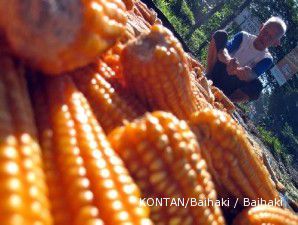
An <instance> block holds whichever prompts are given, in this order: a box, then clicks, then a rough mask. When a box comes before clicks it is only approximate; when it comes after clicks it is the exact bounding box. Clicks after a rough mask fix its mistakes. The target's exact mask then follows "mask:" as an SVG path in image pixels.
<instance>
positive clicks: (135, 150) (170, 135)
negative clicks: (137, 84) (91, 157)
mask: <svg viewBox="0 0 298 225" xmlns="http://www.w3.org/2000/svg"><path fill="white" fill-rule="evenodd" d="M108 137H109V140H110V143H111V144H112V146H113V148H114V149H115V150H116V152H117V153H118V154H119V155H120V156H121V158H122V159H123V160H124V162H125V165H126V166H127V168H128V170H129V171H130V173H131V174H132V176H133V178H134V179H135V181H136V183H137V184H138V185H139V187H140V188H141V190H142V193H143V194H144V196H143V197H146V198H152V197H153V198H155V197H157V198H171V199H172V198H181V199H182V198H184V199H185V201H186V200H187V198H196V199H197V200H198V199H200V200H203V199H210V200H211V201H215V199H216V191H215V190H214V186H213V183H212V181H211V177H210V175H209V173H208V171H207V169H206V164H205V160H203V159H202V158H201V153H200V149H199V145H198V143H197V141H196V139H195V136H194V135H193V133H192V132H191V131H190V129H189V128H188V126H187V124H186V122H184V121H180V120H178V119H177V118H176V117H175V116H173V115H172V114H170V113H166V112H154V113H152V114H149V113H147V114H146V115H145V116H144V117H143V118H141V119H139V120H135V121H134V122H132V123H129V124H127V125H125V126H124V127H121V128H118V129H115V130H114V131H113V132H112V133H111V134H110V135H109V136H108ZM176 200H177V199H176ZM151 218H152V220H153V221H154V222H155V223H156V224H179V225H186V224H189V225H191V224H192V225H193V224H210V225H211V224H212V225H215V224H225V223H224V220H223V217H222V215H221V211H220V208H219V207H217V206H214V207H213V206H208V205H205V206H200V207H190V206H188V207H186V206H185V208H184V207H175V206H168V208H167V207H165V206H164V207H157V206H156V207H153V209H152V214H151Z"/></svg>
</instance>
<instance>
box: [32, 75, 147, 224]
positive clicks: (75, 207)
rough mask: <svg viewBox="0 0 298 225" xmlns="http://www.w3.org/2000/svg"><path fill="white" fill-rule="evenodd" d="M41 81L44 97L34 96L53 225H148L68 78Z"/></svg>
mask: <svg viewBox="0 0 298 225" xmlns="http://www.w3.org/2000/svg"><path fill="white" fill-rule="evenodd" d="M46 83H47V84H46V85H45V89H46V90H47V95H46V96H45V94H44V90H42V89H44V88H42V87H39V88H38V87H37V88H36V90H35V94H34V97H35V98H36V108H37V118H38V126H39V129H40V134H41V143H42V146H43V151H44V160H45V162H46V166H45V169H46V174H47V179H48V186H49V189H50V196H49V197H50V200H51V203H52V213H53V217H54V221H55V222H56V224H71V225H72V224H74V225H80V224H82V225H83V224H90V225H91V224H94V225H95V224H119V225H120V224H122V225H124V224H144V225H147V224H151V222H150V220H149V219H148V218H147V216H148V210H147V209H146V208H144V207H143V206H141V205H140V203H139V198H140V192H139V190H138V188H137V186H136V185H135V183H134V182H133V181H132V179H131V177H130V176H129V174H128V172H127V170H126V169H125V167H124V166H123V163H122V161H121V160H120V159H119V157H118V156H117V155H116V154H115V152H114V150H113V149H112V148H111V147H110V145H109V143H108V141H107V139H106V137H105V134H104V133H103V131H102V129H101V127H100V126H99V125H98V123H97V121H96V119H95V117H94V115H93V113H92V111H91V109H90V106H89V104H88V102H87V100H86V99H85V97H84V96H83V95H82V93H81V92H79V91H78V90H77V88H76V87H75V85H74V83H73V81H72V80H71V78H70V77H68V76H60V77H57V78H53V79H48V80H47V82H46ZM59 184H60V185H59ZM59 186H60V187H59ZM65 206H67V207H65Z"/></svg>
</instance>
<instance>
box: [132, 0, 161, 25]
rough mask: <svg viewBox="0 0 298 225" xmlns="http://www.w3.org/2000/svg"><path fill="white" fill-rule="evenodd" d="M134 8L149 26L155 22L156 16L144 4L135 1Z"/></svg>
mask: <svg viewBox="0 0 298 225" xmlns="http://www.w3.org/2000/svg"><path fill="white" fill-rule="evenodd" d="M135 7H136V9H137V10H138V11H139V12H140V13H141V15H142V17H143V18H144V19H145V20H146V21H147V22H148V23H149V24H150V25H153V24H154V23H155V21H156V20H157V14H156V12H154V11H153V10H151V9H149V8H148V7H147V5H146V4H145V3H143V2H142V1H137V2H135Z"/></svg>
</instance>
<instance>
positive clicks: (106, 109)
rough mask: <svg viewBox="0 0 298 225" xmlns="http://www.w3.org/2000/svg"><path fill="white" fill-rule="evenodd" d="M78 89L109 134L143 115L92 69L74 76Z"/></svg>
mask: <svg viewBox="0 0 298 225" xmlns="http://www.w3.org/2000/svg"><path fill="white" fill-rule="evenodd" d="M73 78H74V80H75V83H76V85H77V87H78V88H79V89H80V90H81V91H82V92H83V94H84V95H85V96H86V98H87V99H88V101H89V103H90V105H91V107H92V109H93V112H94V114H95V115H96V117H97V119H98V121H99V123H100V124H101V126H102V127H103V129H104V131H105V132H106V133H107V134H108V133H109V132H110V131H112V130H113V129H114V128H116V127H117V126H121V125H123V124H124V123H125V122H126V121H127V122H128V121H131V120H133V119H135V118H137V117H138V116H140V115H142V113H141V112H139V111H137V110H138V109H136V110H135V109H134V108H132V107H131V106H130V105H129V104H128V103H127V102H126V101H125V100H124V99H122V97H121V96H120V95H119V94H118V93H117V92H116V90H115V89H114V88H113V87H112V86H111V85H110V84H109V83H108V82H107V81H106V80H105V79H104V78H103V77H102V76H101V75H100V74H99V73H96V72H94V71H93V69H92V68H91V69H90V70H89V71H88V69H85V70H84V71H79V72H77V73H75V74H73Z"/></svg>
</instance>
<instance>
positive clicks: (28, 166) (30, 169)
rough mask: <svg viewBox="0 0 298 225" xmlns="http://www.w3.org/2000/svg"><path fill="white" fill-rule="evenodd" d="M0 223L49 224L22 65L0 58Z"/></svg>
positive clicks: (42, 178)
mask: <svg viewBox="0 0 298 225" xmlns="http://www.w3.org/2000/svg"><path fill="white" fill-rule="evenodd" d="M0 71H1V74H0V128H1V129H0V165H1V166H0V168H1V169H0V183H1V190H0V199H1V201H0V223H1V224H3V225H51V224H52V220H51V219H52V218H51V215H50V211H49V202H48V198H47V188H46V185H45V177H44V173H43V170H42V161H41V153H40V148H39V145H38V144H37V142H36V130H35V125H34V121H33V114H32V110H31V105H30V102H29V96H28V93H27V88H26V82H25V79H24V74H23V71H22V69H21V68H16V67H15V65H14V63H13V61H12V60H11V59H10V58H8V57H4V56H1V58H0Z"/></svg>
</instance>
